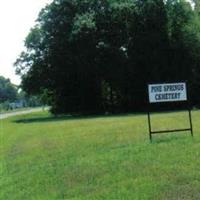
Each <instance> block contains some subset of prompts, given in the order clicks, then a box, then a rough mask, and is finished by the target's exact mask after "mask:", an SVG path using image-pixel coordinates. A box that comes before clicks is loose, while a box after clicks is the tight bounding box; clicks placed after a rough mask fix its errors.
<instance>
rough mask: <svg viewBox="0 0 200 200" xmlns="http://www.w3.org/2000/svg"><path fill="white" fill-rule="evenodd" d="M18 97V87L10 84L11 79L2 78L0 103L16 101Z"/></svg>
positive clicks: (0, 78)
mask: <svg viewBox="0 0 200 200" xmlns="http://www.w3.org/2000/svg"><path fill="white" fill-rule="evenodd" d="M16 97H17V86H15V85H14V84H12V83H11V82H10V79H6V78H4V77H3V76H0V103H3V102H5V101H14V100H15V99H16Z"/></svg>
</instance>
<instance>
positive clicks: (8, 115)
mask: <svg viewBox="0 0 200 200" xmlns="http://www.w3.org/2000/svg"><path fill="white" fill-rule="evenodd" d="M38 111H42V108H31V109H28V110H24V111H16V112H11V113H2V114H1V113H0V119H5V118H8V117H12V116H16V115H23V114H28V113H33V112H38Z"/></svg>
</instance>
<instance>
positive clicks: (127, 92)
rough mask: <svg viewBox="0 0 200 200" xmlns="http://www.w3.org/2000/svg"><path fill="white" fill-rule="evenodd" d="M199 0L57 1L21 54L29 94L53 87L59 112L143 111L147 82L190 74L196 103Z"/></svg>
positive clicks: (52, 97)
mask: <svg viewBox="0 0 200 200" xmlns="http://www.w3.org/2000/svg"><path fill="white" fill-rule="evenodd" d="M195 5H196V6H195V9H192V7H191V5H190V4H189V3H188V2H187V1H186V0H181V1H180V0H167V1H164V0H146V1H143V0H126V1H121V0H105V1H101V0H84V1H81V0H73V1H72V0H54V1H53V2H52V3H51V4H50V5H48V6H47V7H45V8H44V9H43V10H42V11H41V12H40V15H39V17H38V21H37V24H36V25H35V27H34V28H33V29H32V30H31V32H30V33H29V35H28V36H27V38H26V40H25V46H26V51H25V52H22V54H21V56H20V57H19V58H18V59H17V61H16V71H17V73H18V74H20V75H21V76H22V86H23V88H24V90H26V91H27V92H28V93H30V94H44V93H45V94H47V95H48V97H49V98H48V101H49V102H50V104H51V106H52V112H54V113H68V112H70V113H73V112H78V113H91V112H94V113H97V112H105V111H109V112H114V111H133V110H142V109H143V110H144V109H145V104H146V101H147V96H146V88H147V83H149V82H161V81H162V82H163V81H179V80H186V79H187V80H189V82H190V87H191V91H192V92H191V93H192V99H193V103H194V104H198V103H199V99H198V97H197V95H196V94H195V92H194V91H195V88H197V87H198V84H199V58H200V56H199V55H200V54H199V53H198V52H199V51H200V47H199V28H198V27H199V14H198V4H197V2H196V4H195ZM196 25H198V26H196ZM34 83H37V84H34Z"/></svg>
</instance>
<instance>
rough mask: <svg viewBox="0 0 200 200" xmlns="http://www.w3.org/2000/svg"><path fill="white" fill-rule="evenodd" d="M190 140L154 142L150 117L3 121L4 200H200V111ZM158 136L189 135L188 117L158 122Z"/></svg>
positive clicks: (0, 187)
mask: <svg viewBox="0 0 200 200" xmlns="http://www.w3.org/2000/svg"><path fill="white" fill-rule="evenodd" d="M192 116H193V125H194V138H192V137H191V136H190V133H187V132H185V133H171V134H161V135H156V136H154V137H153V142H152V143H150V142H149V136H148V125H147V116H146V115H134V114H132V115H121V116H107V117H86V118H72V117H71V118H70V117H60V118H53V117H51V116H50V114H48V113H47V112H43V113H34V114H28V115H22V116H18V117H13V118H9V119H6V120H1V129H0V139H1V140H0V165H1V166H0V199H2V200H15V199H17V200H62V199H71V200H90V199H91V200H93V199H106V200H107V199H108V200H109V199H113V200H127V199H130V200H135V199H138V200H146V199H152V200H179V199H180V200H182V199H185V200H190V199H194V200H198V199H200V111H193V112H192ZM152 119H153V120H152V122H153V129H154V130H157V129H165V128H170V129H171V128H185V127H186V128H187V127H188V126H189V124H188V121H187V119H188V118H187V112H177V113H165V114H155V115H153V117H152Z"/></svg>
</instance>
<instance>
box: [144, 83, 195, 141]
mask: <svg viewBox="0 0 200 200" xmlns="http://www.w3.org/2000/svg"><path fill="white" fill-rule="evenodd" d="M148 96H149V104H150V105H152V104H154V105H155V104H162V103H173V102H177V103H179V102H186V103H187V105H188V106H187V110H188V114H189V115H188V116H189V122H190V127H189V128H184V129H174V130H159V131H152V127H151V112H150V110H149V111H148V124H149V137H150V140H152V135H153V134H158V133H169V132H181V131H190V132H191V135H192V136H193V128H192V116H191V108H190V106H189V101H188V93H187V85H186V83H185V82H179V83H162V84H149V85H148Z"/></svg>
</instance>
